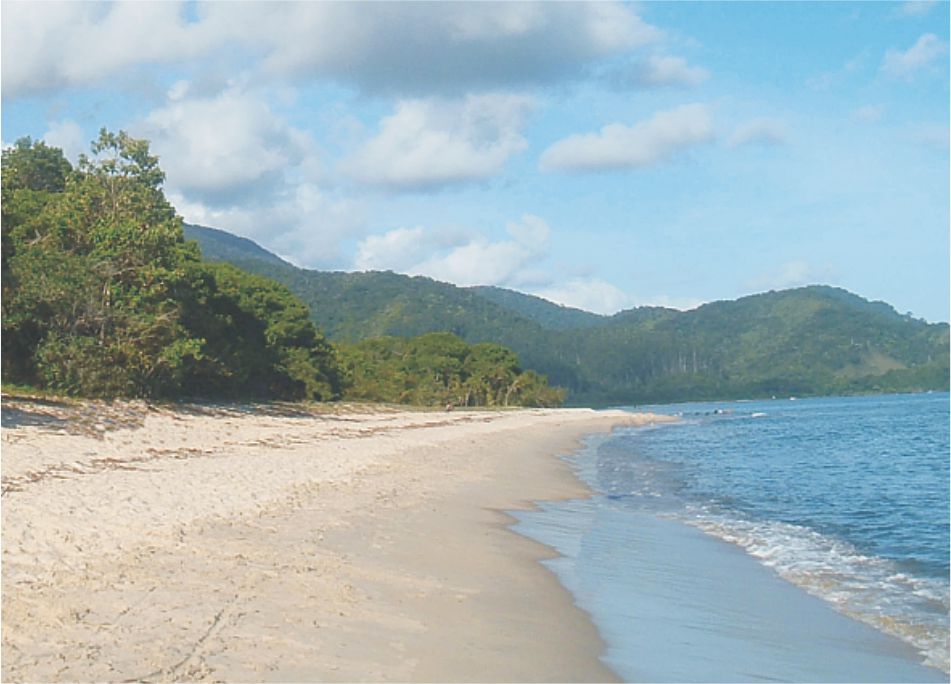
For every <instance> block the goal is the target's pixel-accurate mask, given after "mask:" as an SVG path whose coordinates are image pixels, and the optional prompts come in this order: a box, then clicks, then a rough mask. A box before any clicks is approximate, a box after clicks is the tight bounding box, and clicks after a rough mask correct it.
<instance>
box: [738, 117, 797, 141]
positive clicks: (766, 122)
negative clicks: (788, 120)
mask: <svg viewBox="0 0 951 684" xmlns="http://www.w3.org/2000/svg"><path fill="white" fill-rule="evenodd" d="M788 136H789V132H788V130H787V128H786V124H785V123H783V122H782V121H780V120H779V119H774V118H770V117H759V118H756V119H751V120H750V121H746V122H744V123H742V124H740V125H738V126H737V127H736V129H735V130H734V131H733V133H732V135H730V137H729V139H728V140H727V144H728V145H729V146H730V147H739V146H741V145H780V144H782V143H784V142H786V138H787V137H788Z"/></svg>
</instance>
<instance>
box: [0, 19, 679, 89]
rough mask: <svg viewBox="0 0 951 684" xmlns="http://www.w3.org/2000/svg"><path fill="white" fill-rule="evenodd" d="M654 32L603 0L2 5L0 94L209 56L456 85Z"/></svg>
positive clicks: (535, 71) (278, 72) (491, 81)
mask: <svg viewBox="0 0 951 684" xmlns="http://www.w3.org/2000/svg"><path fill="white" fill-rule="evenodd" d="M661 35H662V34H661V32H660V31H659V30H658V29H656V28H655V27H653V26H651V25H649V24H647V23H645V22H644V21H643V20H641V19H640V18H639V17H638V16H637V14H635V13H634V11H633V10H632V9H631V8H630V7H627V6H625V5H623V4H620V3H616V2H610V3H505V4H497V3H477V2H466V3H463V2H459V3H455V2H453V3H329V2H327V3H323V2H296V3H230V2H226V3H201V4H197V5H193V4H191V3H187V2H151V3H143V2H118V3H108V4H106V3H75V2H67V3H52V2H50V3H27V2H23V3H10V4H9V5H5V6H4V13H3V26H2V56H3V59H2V64H3V84H4V96H5V97H16V96H20V95H24V94H29V93H34V92H43V91H49V90H53V89H56V88H59V87H62V86H72V85H85V84H91V83H96V82H99V81H102V80H103V79H106V78H108V77H110V76H113V75H115V74H116V73H118V72H119V71H121V70H123V69H127V68H129V67H135V66H139V65H147V64H163V63H164V64H167V63H183V62H185V61H187V60H190V59H192V58H195V57H197V56H200V55H202V56H209V55H215V56H218V57H221V58H222V59H223V60H224V61H225V62H226V63H228V64H230V65H231V66H232V67H234V68H233V69H232V71H234V70H235V69H250V70H251V71H252V72H254V73H256V74H257V76H258V77H259V78H260V79H262V80H264V81H267V82H273V79H275V78H277V79H304V80H310V79H329V80H333V81H337V82H340V83H343V84H346V85H352V86H356V87H358V88H360V89H362V90H364V91H366V92H374V93H388V94H410V95H422V94H434V93H458V92H465V91H468V90H471V89H473V88H475V89H493V88H497V87H500V86H503V87H507V86H512V85H520V84H528V83H544V82H551V81H553V80H557V79H562V78H571V77H574V76H580V75H581V74H582V73H583V71H584V68H585V67H586V66H587V65H588V64H590V63H592V62H594V61H597V60H599V59H602V58H604V57H609V56H612V55H615V54H618V53H619V52H621V51H624V50H627V49H631V48H634V47H638V46H640V45H644V44H647V43H650V42H652V41H656V40H659V39H660V37H661Z"/></svg>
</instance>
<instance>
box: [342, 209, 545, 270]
mask: <svg viewBox="0 0 951 684" xmlns="http://www.w3.org/2000/svg"><path fill="white" fill-rule="evenodd" d="M506 230H507V232H508V234H509V237H510V238H511V239H508V240H499V241H491V240H489V239H488V238H486V237H485V236H484V235H480V234H475V235H469V236H465V237H463V236H462V235H461V234H459V233H458V232H457V231H448V232H445V231H440V230H427V229H425V228H423V227H416V228H398V229H395V230H392V231H389V232H388V233H385V234H383V235H374V236H369V237H367V238H366V239H364V240H363V241H362V242H361V243H360V244H359V246H358V248H357V257H356V260H355V261H354V267H355V268H357V269H360V270H394V271H399V272H402V273H407V274H409V275H425V276H429V277H430V278H435V279H436V280H441V281H444V282H450V283H455V284H456V285H512V284H515V283H518V282H520V281H521V280H522V279H523V278H524V274H525V272H526V269H527V268H529V267H530V266H531V265H532V264H534V263H537V262H538V261H539V260H541V259H542V258H544V256H546V255H547V253H548V242H549V236H550V230H549V227H548V224H547V223H545V221H544V220H543V219H541V218H539V217H537V216H533V215H532V214H525V215H524V216H523V217H522V219H521V221H519V222H512V223H509V224H508V225H507V226H506Z"/></svg>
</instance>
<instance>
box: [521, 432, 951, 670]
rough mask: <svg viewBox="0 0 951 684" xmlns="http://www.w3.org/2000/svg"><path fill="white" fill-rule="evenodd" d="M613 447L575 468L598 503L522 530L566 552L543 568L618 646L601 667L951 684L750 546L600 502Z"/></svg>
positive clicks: (583, 454) (565, 509) (673, 519)
mask: <svg viewBox="0 0 951 684" xmlns="http://www.w3.org/2000/svg"><path fill="white" fill-rule="evenodd" d="M607 440H610V438H609V437H594V438H592V439H590V440H588V443H587V445H586V448H585V449H583V450H581V451H579V452H578V453H577V454H576V455H575V456H574V457H573V458H571V459H570V461H571V463H572V464H573V466H574V470H575V472H576V474H578V475H579V477H580V478H581V479H582V480H583V481H585V482H587V483H588V484H589V486H590V487H591V488H592V489H593V490H595V491H594V493H593V494H592V496H590V497H588V498H586V499H583V500H574V501H562V502H541V503H540V507H539V510H533V511H526V512H519V513H518V514H517V515H516V517H517V518H518V520H519V523H518V524H517V525H516V527H515V528H514V529H515V530H516V531H517V532H518V533H519V534H523V535H526V536H527V537H529V538H532V539H537V540H539V541H541V542H542V543H544V544H547V545H549V546H551V547H553V548H555V549H556V550H557V551H558V552H559V555H558V556H557V557H556V558H553V559H550V560H546V561H543V562H544V564H545V565H546V566H547V567H549V568H550V569H551V570H552V572H554V573H556V574H557V575H558V577H559V578H560V580H561V581H562V582H563V583H564V584H565V586H568V587H569V589H570V590H571V591H572V593H573V594H574V595H575V596H576V599H577V601H578V605H580V606H581V607H582V608H584V609H585V610H586V611H587V612H588V614H589V615H591V619H592V620H593V621H594V622H595V624H596V625H597V626H598V628H599V630H600V633H601V634H602V636H603V637H604V638H605V641H606V642H607V644H608V649H607V651H606V653H605V655H604V656H603V658H602V659H603V660H604V661H605V663H607V664H608V665H609V666H611V667H612V668H613V669H614V670H615V671H616V672H618V673H619V675H620V676H621V677H622V678H624V679H625V680H626V681H868V682H877V681H883V682H899V681H908V682H926V681H928V682H930V681H935V682H940V681H944V682H947V681H948V675H947V672H946V671H945V670H943V669H941V668H939V667H938V666H937V665H934V664H926V663H925V662H924V656H925V654H924V653H923V652H920V651H919V650H918V648H916V647H915V646H914V645H912V644H910V643H908V642H907V641H904V640H902V639H900V638H898V637H897V636H896V635H894V634H892V633H888V632H886V631H883V630H880V629H878V628H876V627H875V626H873V625H871V624H869V623H867V622H865V621H862V620H859V619H857V618H856V617H855V616H853V615H849V614H847V613H846V612H844V611H842V612H840V611H839V610H836V607H835V605H834V604H833V603H831V602H829V601H827V600H824V599H823V598H821V597H820V596H817V595H814V594H811V593H809V592H808V591H807V590H806V589H805V588H803V587H802V586H799V585H797V584H795V583H793V582H790V581H789V580H787V579H785V578H783V577H782V576H780V574H778V573H777V572H776V571H775V570H774V569H772V568H770V567H768V566H767V565H765V564H763V563H761V562H760V561H759V560H758V559H757V558H755V557H754V556H753V555H751V554H749V553H748V552H747V551H746V550H745V549H743V548H742V547H741V546H740V545H737V544H734V543H731V542H730V541H727V540H726V539H723V538H721V537H719V536H716V535H712V534H710V533H708V532H706V531H705V530H704V529H703V528H701V527H699V526H697V525H692V524H690V523H689V521H688V520H685V519H682V518H679V517H677V516H667V515H665V514H664V513H663V512H658V511H654V510H650V509H647V508H645V509H639V508H637V507H628V506H626V505H625V504H624V502H623V501H620V500H619V501H615V500H613V499H612V497H611V496H610V495H605V494H604V492H603V491H598V490H599V489H600V487H599V482H600V480H599V478H598V475H599V474H600V475H602V476H604V477H607V478H610V477H611V475H610V470H611V466H610V464H611V462H610V461H607V462H606V465H605V464H604V463H602V461H601V460H600V459H598V458H597V456H596V454H597V449H598V445H599V444H602V443H604V441H607ZM595 463H597V464H598V466H595V465H594V464H595ZM600 467H604V468H605V470H598V468H600ZM701 569H702V570H701Z"/></svg>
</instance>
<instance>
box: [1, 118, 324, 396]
mask: <svg viewBox="0 0 951 684" xmlns="http://www.w3.org/2000/svg"><path fill="white" fill-rule="evenodd" d="M91 151H92V156H91V157H87V156H85V155H83V156H81V157H80V160H79V164H78V166H77V168H76V169H73V168H72V167H71V165H70V164H69V162H68V161H67V160H66V159H65V158H64V157H63V155H62V152H61V151H60V150H57V149H55V148H51V147H47V146H46V145H45V144H44V143H34V142H32V141H31V140H29V139H28V138H27V139H23V140H20V141H18V142H17V143H16V144H15V145H14V146H13V147H12V148H10V149H7V150H4V151H3V174H2V178H3V186H2V192H3V197H2V206H3V269H2V270H3V302H2V304H3V380H4V382H13V383H25V384H30V385H33V386H36V387H39V388H45V389H51V390H56V391H61V392H65V393H68V394H77V395H84V396H107V397H114V396H148V397H175V396H182V395H185V394H187V395H192V396H236V395H254V396H261V397H273V398H304V397H307V398H318V399H329V398H333V397H335V396H338V395H339V393H340V390H341V379H340V374H339V368H338V366H337V364H336V359H335V356H334V354H333V351H332V349H331V348H330V346H329V344H328V343H327V342H326V340H325V339H324V338H323V337H322V336H321V335H320V334H319V333H318V332H317V331H316V329H315V328H314V325H313V323H312V322H311V321H310V320H309V312H308V311H307V308H306V307H305V306H304V305H303V304H301V303H300V302H299V301H298V300H296V299H295V298H294V297H293V295H291V294H290V292H289V291H288V290H287V289H286V288H284V287H283V286H280V285H278V284H276V283H273V282H271V281H268V280H266V279H263V278H260V277H257V276H251V275H248V274H243V273H241V272H240V271H238V270H237V269H234V268H232V267H227V266H222V265H211V264H206V263H204V262H202V261H201V257H200V253H199V251H198V249H197V246H196V245H195V244H194V243H190V242H186V241H185V239H184V236H183V232H182V222H181V219H180V218H179V217H178V216H177V215H176V213H175V210H174V208H173V207H172V206H171V205H170V204H169V203H168V201H167V200H166V199H165V196H164V194H163V192H162V190H161V185H162V182H163V181H164V174H163V173H162V171H161V169H160V168H159V165H158V158H157V157H155V156H153V155H151V154H150V152H149V146H148V143H147V142H146V141H143V140H136V139H134V138H131V137H130V136H128V135H127V134H125V133H124V132H120V133H118V134H113V133H110V132H108V131H106V130H105V129H103V130H102V131H101V133H100V135H99V138H98V139H97V140H96V141H94V143H93V145H92V148H91Z"/></svg>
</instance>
